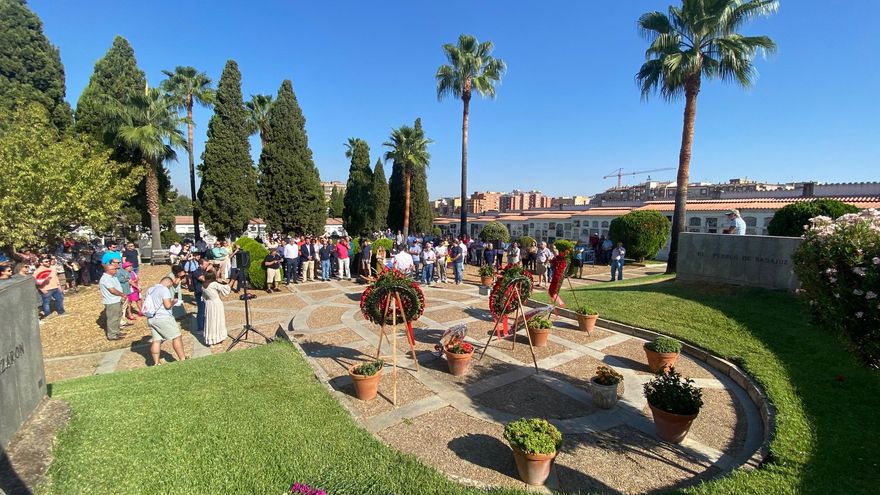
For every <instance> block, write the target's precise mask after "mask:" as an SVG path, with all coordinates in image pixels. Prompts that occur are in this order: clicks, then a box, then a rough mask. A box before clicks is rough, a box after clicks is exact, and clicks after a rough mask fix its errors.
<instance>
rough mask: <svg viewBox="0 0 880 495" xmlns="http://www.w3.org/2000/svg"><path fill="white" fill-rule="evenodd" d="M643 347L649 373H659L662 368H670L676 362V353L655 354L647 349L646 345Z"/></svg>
mask: <svg viewBox="0 0 880 495" xmlns="http://www.w3.org/2000/svg"><path fill="white" fill-rule="evenodd" d="M643 347H644V349H645V355H646V356H647V357H648V368H650V369H651V373H659V372H660V370H662V369H664V368H671V367H673V366H675V361H676V360H678V354H679V353H677V352H655V351H652V350H651V349H649V348H648V344H645V345H644V346H643Z"/></svg>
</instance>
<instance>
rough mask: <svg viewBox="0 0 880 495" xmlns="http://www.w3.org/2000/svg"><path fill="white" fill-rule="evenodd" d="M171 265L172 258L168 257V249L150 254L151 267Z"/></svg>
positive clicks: (157, 250)
mask: <svg viewBox="0 0 880 495" xmlns="http://www.w3.org/2000/svg"><path fill="white" fill-rule="evenodd" d="M167 263H171V257H170V256H169V255H168V250H167V249H154V250H153V252H152V253H150V264H151V265H159V264H167Z"/></svg>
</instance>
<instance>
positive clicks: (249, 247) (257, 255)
mask: <svg viewBox="0 0 880 495" xmlns="http://www.w3.org/2000/svg"><path fill="white" fill-rule="evenodd" d="M235 243H236V244H238V245H239V246H240V247H241V249H244V250H245V251H247V252H248V253H250V255H251V266H250V268H248V272H247V273H248V279H249V280H250V282H251V285H250V286H251V287H253V288H255V289H265V288H266V269H265V268H263V260H264V259H265V258H266V256H267V255H268V254H269V250H268V249H266V247H265V246H263V245H262V244H260V243H259V242H257V241H255V240H253V239H251V238H250V237H247V236H242V237H240V238H239V239H238V240H237V241H235Z"/></svg>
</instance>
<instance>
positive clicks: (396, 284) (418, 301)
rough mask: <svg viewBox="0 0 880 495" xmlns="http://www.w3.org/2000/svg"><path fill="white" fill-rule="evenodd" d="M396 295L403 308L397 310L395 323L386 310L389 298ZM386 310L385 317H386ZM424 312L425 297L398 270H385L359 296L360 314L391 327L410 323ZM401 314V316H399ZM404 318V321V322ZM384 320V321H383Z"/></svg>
mask: <svg viewBox="0 0 880 495" xmlns="http://www.w3.org/2000/svg"><path fill="white" fill-rule="evenodd" d="M394 294H397V296H398V297H400V303H401V305H403V308H402V310H401V308H398V309H397V311H398V313H397V321H396V322H394V321H393V318H392V316H391V310H390V309H388V305H389V303H390V300H389V297H388V296H392V297H394ZM386 310H387V315H386ZM424 312H425V295H424V294H423V293H422V289H421V287H419V284H417V283H416V282H415V281H413V279H411V278H409V277H407V276H406V275H405V274H404V273H403V272H400V271H398V270H389V269H385V270H383V271H382V273H380V274H379V276H378V277H377V278H376V280H375V281H374V282H373V283H371V284H370V285H369V286H367V288H366V289H365V290H364V293H363V294H362V295H361V313H363V315H364V318H366V319H368V320H370V321H371V322H373V323H375V324H377V325H382V324H383V323H384V324H386V325H393V324H394V323H403V322H404V321H407V322H409V323H412V322H414V321H416V320H418V319H419V317H420V316H422V313H424ZM401 313H402V314H401ZM404 317H406V320H404ZM383 320H384V321H383Z"/></svg>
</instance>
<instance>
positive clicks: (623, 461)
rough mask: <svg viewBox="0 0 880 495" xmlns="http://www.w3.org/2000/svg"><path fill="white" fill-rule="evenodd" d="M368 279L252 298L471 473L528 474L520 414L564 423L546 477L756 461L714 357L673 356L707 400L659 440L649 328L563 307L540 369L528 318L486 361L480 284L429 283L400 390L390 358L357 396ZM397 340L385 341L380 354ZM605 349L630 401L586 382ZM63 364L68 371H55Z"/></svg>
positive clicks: (623, 475) (91, 367)
mask: <svg viewBox="0 0 880 495" xmlns="http://www.w3.org/2000/svg"><path fill="white" fill-rule="evenodd" d="M646 271H651V270H650V269H642V270H641V271H634V272H633V273H632V276H639V275H641V274H644V273H645V272H646ZM654 271H657V270H656V269H655V270H654ZM600 279H601V277H598V276H597V277H594V279H593V280H589V279H588V280H584V281H576V282H575V283H576V284H581V283H595V282H597V281H598V280H600ZM364 287H365V286H364V285H359V284H355V283H351V282H347V281H332V282H327V283H322V282H314V283H308V284H301V285H297V286H292V287H290V288H289V289H288V290H287V291H283V292H281V293H278V294H272V295H268V294H264V293H259V295H258V297H257V298H256V299H255V300H253V301H252V303H251V305H250V309H251V320H252V322H253V324H254V326H255V327H256V328H257V329H259V330H261V331H262V332H264V333H267V334H269V335H271V334H275V332H276V331H277V330H278V329H279V328H281V329H282V330H285V331H288V333H289V334H291V335H293V336H294V340H295V341H296V342H297V344H298V345H299V346H301V348H302V349H303V351H305V353H306V355H307V356H308V357H309V360H310V362H311V364H312V366H313V368H314V370H315V375H316V377H317V378H318V379H319V380H321V381H322V382H324V383H326V384H327V386H328V388H329V389H331V391H332V393H334V395H335V396H336V397H337V398H338V399H339V400H340V402H341V403H342V404H343V405H344V406H345V407H346V408H348V409H349V410H350V411H351V412H352V414H353V415H354V416H355V417H356V419H357V420H358V421H360V422H361V423H362V424H363V425H364V427H365V428H367V429H368V430H369V431H371V432H373V433H374V434H375V435H377V436H378V437H379V438H381V439H382V440H383V441H385V442H386V443H387V444H389V445H391V446H392V447H394V448H396V449H399V450H401V451H404V452H408V453H411V454H413V455H415V456H417V457H418V458H419V459H420V460H422V461H423V462H425V463H427V464H430V465H432V466H435V467H436V468H438V469H440V470H441V471H442V472H444V473H445V474H447V475H448V476H449V477H451V478H453V479H456V480H458V481H460V482H462V483H465V484H471V485H477V486H489V485H492V486H499V485H504V486H513V487H523V486H525V485H524V484H523V483H522V482H520V481H519V480H518V478H517V475H516V468H515V466H514V463H513V457H512V455H511V453H510V449H509V447H508V446H507V443H506V442H505V441H504V440H503V438H502V430H503V425H504V423H506V422H508V421H510V420H512V419H516V418H519V417H522V416H529V417H544V418H548V419H551V420H552V421H553V422H554V423H555V424H556V425H557V426H558V427H559V428H560V430H561V431H562V432H563V434H564V445H563V448H562V451H561V452H560V454H559V456H558V458H557V461H556V467H555V469H554V472H553V473H552V474H551V478H550V479H549V480H548V483H547V486H548V487H549V488H552V489H559V490H563V491H566V492H572V493H577V492H579V491H583V492H590V491H601V492H622V493H630V492H639V493H641V492H649V491H653V490H658V489H663V488H671V487H680V486H686V485H688V484H692V483H696V482H698V481H700V480H703V479H706V478H709V477H712V476H716V475H718V474H720V473H723V472H724V471H725V470H729V469H732V468H735V467H738V466H740V465H742V464H745V463H747V462H748V461H749V459H750V458H751V457H752V455H753V454H754V453H755V452H756V451H757V450H758V449H759V448H760V446H761V443H762V441H763V439H764V432H763V423H762V421H761V417H760V415H759V413H758V410H757V409H756V408H755V406H754V404H753V403H752V402H751V401H750V400H749V397H748V394H747V393H746V391H745V390H743V389H742V388H741V387H740V386H739V385H738V384H737V383H735V382H734V381H733V380H731V379H730V378H728V377H727V376H724V375H723V374H721V373H719V372H718V371H715V370H713V369H711V368H710V367H708V366H706V364H705V363H704V362H702V361H699V360H697V359H692V358H691V357H688V356H686V355H682V356H681V358H680V359H679V362H678V365H677V369H678V370H679V371H681V372H682V374H683V375H685V376H690V377H693V378H695V379H696V381H697V384H698V385H699V386H701V387H703V388H704V400H705V403H706V404H705V406H704V408H703V409H702V410H701V412H700V415H699V417H698V418H697V420H696V422H695V423H694V426H693V428H692V429H691V433H690V434H689V436H688V438H687V439H686V440H685V442H684V443H683V444H682V445H680V446H673V445H670V444H666V443H663V442H661V441H659V440H658V439H657V438H656V436H655V435H654V426H653V423H652V421H651V419H650V412H649V411H648V408H647V404H646V401H645V399H644V397H643V395H642V384H643V383H644V382H645V381H647V380H648V379H649V378H650V376H651V375H650V373H649V371H648V368H647V366H646V364H644V363H645V356H644V352H643V351H642V349H641V347H642V344H643V342H644V341H643V340H640V339H637V338H634V337H631V336H630V335H625V334H622V333H617V332H614V331H611V330H608V329H604V328H597V330H596V331H595V332H594V334H593V335H587V334H585V333H583V332H580V331H578V330H577V324H576V322H574V321H571V320H568V319H566V318H561V317H560V318H558V317H554V324H555V326H554V329H553V331H552V334H551V337H550V341H549V343H548V345H547V346H546V347H542V348H535V353H536V356H537V359H538V367H539V368H540V372H539V373H535V369H534V366H533V364H532V361H531V355H530V353H529V348H528V344H527V340H526V337H525V333H524V330H520V332H519V335H518V336H517V339H518V340H517V344H516V346H515V347H514V348H511V347H512V341H511V340H510V339H507V340H504V341H497V340H494V339H493V341H492V344H491V345H490V347H489V349H488V350H487V352H486V355H485V357H484V358H483V360H482V361H478V360H477V359H478V353H479V351H480V350H481V349H482V347H483V346H484V345H485V343H486V340H487V338H488V333H489V332H490V331H491V329H492V327H493V322H492V320H491V316H490V315H489V313H488V311H487V300H488V298H487V297H486V296H481V295H480V294H479V289H478V287H477V286H476V285H471V284H465V285H462V286H455V285H451V284H450V285H442V284H441V285H439V286H435V287H424V292H425V295H426V298H427V306H426V311H425V314H424V316H422V318H421V319H419V320H418V322H416V324H415V325H414V327H415V338H416V355H417V359H418V362H419V365H420V369H419V370H418V371H417V370H416V368H415V363H414V362H413V361H412V359H411V357H410V356H409V354H408V352H409V344H408V343H407V341H406V339H405V337H404V336H403V333H402V328H401V332H400V334H399V337H398V341H397V342H398V351H399V352H398V360H399V364H400V370H399V373H398V405H397V407H395V406H394V405H392V403H391V396H392V373H391V371H392V370H391V368H390V367H386V368H385V371H384V376H383V378H382V380H381V383H380V388H379V396H378V397H377V398H376V399H374V400H372V401H369V402H363V401H359V400H358V399H356V398H355V397H354V390H353V385H352V383H351V379H350V378H349V376H348V374H347V368H348V366H349V365H351V364H353V363H357V362H361V361H365V360H368V359H371V358H372V357H373V356H375V355H376V352H377V350H376V345H377V344H378V339H379V328H378V327H377V326H375V325H372V324H371V323H370V322H368V321H367V320H365V319H364V318H363V316H362V315H361V313H360V310H359V301H360V296H361V293H362V291H363V289H364ZM226 304H227V323H228V326H229V328H230V333H231V334H233V335H234V334H236V333H237V332H238V329H239V328H240V325H242V324H243V322H244V308H243V304H242V302H241V301H239V300H237V299H235V298H230V299H229V300H227V302H226ZM647 309H648V308H634V310H647ZM459 323H463V324H466V325H467V328H468V340H469V341H470V342H472V343H473V344H474V345H475V346H476V347H477V354H475V356H474V359H473V361H472V365H471V371H470V373H469V374H468V375H466V376H463V377H453V376H452V375H450V374H449V373H448V371H447V366H446V363H445V362H444V360H443V359H442V358H438V357H435V356H434V355H433V353H432V352H431V351H432V350H433V346H434V344H435V343H437V341H438V339H439V337H440V335H441V333H442V332H443V330H444V329H446V328H448V327H449V326H451V325H455V324H459ZM185 342H186V348H187V352H188V353H191V355H193V356H194V357H199V356H203V355H209V354H211V352H212V351H213V352H215V353H216V352H222V351H223V350H225V347H215V348H214V349H208V348H206V347H204V346H202V345H201V344H200V343H199V341H198V339H196V338H194V337H193V336H192V335H191V334H188V333H187V334H186V335H185ZM227 342H228V341H227ZM247 346H248V345H246V344H245V345H242V346H240V347H241V348H246V347H247ZM146 352H147V349H146V348H145V347H144V348H141V347H139V346H137V345H133V346H132V348H130V349H128V348H127V349H120V350H116V351H110V352H105V353H97V354H90V355H86V356H75V357H66V358H56V359H50V360H48V362H47V369H48V373H49V375H50V376H55V377H56V378H58V377H60V376H61V375H64V376H71V374H70V370H71V369H73V370H79V371H78V372H77V373H76V374H90V373H92V372H97V373H105V372H111V371H119V370H125V369H131V368H136V367H143V366H145V364H146V356H145V353H146ZM390 352H391V350H390V347H388V346H387V342H386V343H385V344H383V348H382V350H381V354H383V355H387V354H390ZM168 357H170V356H168ZM169 360H170V359H169ZM602 363H604V364H607V365H610V366H612V367H614V368H616V369H617V370H618V371H619V372H621V373H622V374H623V375H624V377H625V378H624V390H623V392H622V396H621V401H620V403H619V404H618V406H617V407H615V408H614V409H612V410H602V409H598V408H597V407H595V406H593V404H592V401H591V398H590V394H589V391H588V390H589V380H590V377H591V376H592V375H593V374H594V372H595V369H596V366H598V365H599V364H602ZM56 368H57V369H65V370H68V371H67V372H65V373H61V374H60V375H59V372H58V371H57V369H56Z"/></svg>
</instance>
